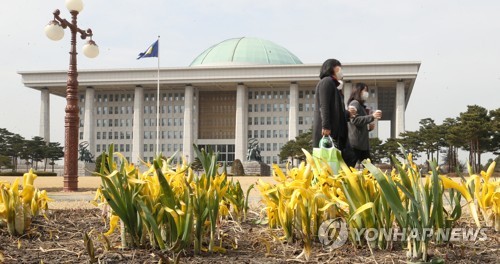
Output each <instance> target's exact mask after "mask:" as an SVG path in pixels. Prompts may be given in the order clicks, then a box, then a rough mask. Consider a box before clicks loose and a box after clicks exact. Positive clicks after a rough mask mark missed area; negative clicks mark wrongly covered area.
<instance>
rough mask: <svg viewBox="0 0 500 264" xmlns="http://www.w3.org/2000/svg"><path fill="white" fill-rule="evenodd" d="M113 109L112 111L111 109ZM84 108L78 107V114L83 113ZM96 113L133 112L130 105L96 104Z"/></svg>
mask: <svg viewBox="0 0 500 264" xmlns="http://www.w3.org/2000/svg"><path fill="white" fill-rule="evenodd" d="M113 109H114V111H113ZM83 111H84V108H83V107H81V108H80V115H81V114H82V113H83ZM96 114H97V115H118V114H120V115H124V114H125V115H129V114H134V108H133V107H132V106H115V107H113V106H109V107H108V106H98V107H96Z"/></svg>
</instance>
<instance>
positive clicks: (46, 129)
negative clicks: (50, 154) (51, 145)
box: [38, 88, 50, 143]
mask: <svg viewBox="0 0 500 264" xmlns="http://www.w3.org/2000/svg"><path fill="white" fill-rule="evenodd" d="M41 95H42V96H41V100H40V127H39V129H40V130H39V132H38V133H39V134H40V137H43V139H44V140H45V142H47V143H48V142H50V92H49V89H47V88H43V89H42V90H41Z"/></svg>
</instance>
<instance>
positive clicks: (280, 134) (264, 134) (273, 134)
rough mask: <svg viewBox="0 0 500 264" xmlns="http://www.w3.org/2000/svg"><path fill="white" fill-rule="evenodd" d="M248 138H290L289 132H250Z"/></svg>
mask: <svg viewBox="0 0 500 264" xmlns="http://www.w3.org/2000/svg"><path fill="white" fill-rule="evenodd" d="M259 131H260V133H259ZM248 138H288V130H253V133H252V130H248ZM262 144H263V143H262Z"/></svg>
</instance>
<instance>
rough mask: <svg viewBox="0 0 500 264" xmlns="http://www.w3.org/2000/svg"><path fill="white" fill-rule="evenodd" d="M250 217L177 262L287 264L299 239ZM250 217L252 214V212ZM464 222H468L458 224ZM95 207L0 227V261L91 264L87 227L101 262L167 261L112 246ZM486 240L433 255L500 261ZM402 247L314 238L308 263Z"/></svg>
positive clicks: (497, 244)
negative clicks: (207, 249) (19, 230)
mask: <svg viewBox="0 0 500 264" xmlns="http://www.w3.org/2000/svg"><path fill="white" fill-rule="evenodd" d="M253 217H254V219H249V221H247V222H245V223H242V224H241V225H240V224H237V223H235V222H232V221H227V222H225V223H224V225H223V227H222V231H223V233H224V235H223V236H222V237H223V239H222V246H223V247H224V248H225V249H227V252H226V253H213V254H212V253H202V254H201V255H198V256H195V255H193V252H192V250H189V251H183V252H181V253H179V254H178V257H179V261H180V263H289V262H303V260H299V259H296V257H297V256H298V255H299V254H300V253H301V251H302V245H300V243H295V244H286V243H284V242H280V241H279V240H278V239H277V238H278V237H280V236H282V234H281V233H280V232H279V231H277V230H269V229H268V228H267V226H263V225H258V224H256V223H255V220H256V214H253ZM250 218H252V217H250ZM461 225H462V226H464V225H466V224H465V223H461ZM106 229H107V228H106V226H105V225H104V222H103V218H102V216H101V211H100V210H99V209H59V210H53V211H52V212H51V213H50V214H49V215H48V219H45V218H43V217H38V218H36V219H34V221H33V223H32V228H31V229H30V230H29V231H28V232H27V233H26V234H25V235H23V236H21V237H12V236H10V235H9V234H8V232H7V230H6V228H5V227H2V228H0V263H1V262H3V263H89V259H90V257H89V254H88V253H87V250H86V248H85V245H84V240H83V233H84V232H87V233H89V234H90V237H91V239H92V241H93V244H94V247H95V257H96V258H97V259H98V261H99V263H169V262H171V261H172V260H173V258H174V257H175V256H174V254H173V253H172V252H168V251H165V252H162V251H160V250H156V249H151V248H140V249H122V248H120V242H119V237H118V232H115V234H113V235H112V236H110V239H109V240H110V246H111V247H110V248H107V247H106V246H105V245H106V243H105V241H104V240H102V239H100V234H101V233H103V232H106V231H107V230H106ZM486 235H487V237H488V239H487V240H486V241H475V242H473V241H471V242H454V243H453V244H447V245H441V246H434V245H431V246H430V253H431V254H432V255H433V257H435V258H440V259H443V260H445V261H446V262H447V263H499V260H500V233H498V232H497V233H495V232H494V231H493V230H491V229H488V230H486ZM405 256H406V250H405V249H403V248H402V246H401V245H400V244H395V246H394V248H393V249H392V250H390V251H385V250H384V251H382V250H373V254H372V253H371V251H370V249H369V248H367V247H361V248H356V247H354V246H352V245H351V244H346V245H344V246H342V247H340V248H338V249H335V250H333V251H330V250H328V249H326V248H323V247H322V245H321V244H319V243H316V244H314V247H313V253H312V255H311V259H310V263H406V261H407V260H406V257H405Z"/></svg>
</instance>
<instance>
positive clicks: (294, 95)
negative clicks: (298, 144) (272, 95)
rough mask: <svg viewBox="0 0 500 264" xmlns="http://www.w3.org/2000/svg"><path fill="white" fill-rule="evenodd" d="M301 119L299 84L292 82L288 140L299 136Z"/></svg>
mask: <svg viewBox="0 0 500 264" xmlns="http://www.w3.org/2000/svg"><path fill="white" fill-rule="evenodd" d="M298 119H299V85H298V84H297V83H296V82H292V83H291V84H290V112H288V140H295V137H297V126H298Z"/></svg>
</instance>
